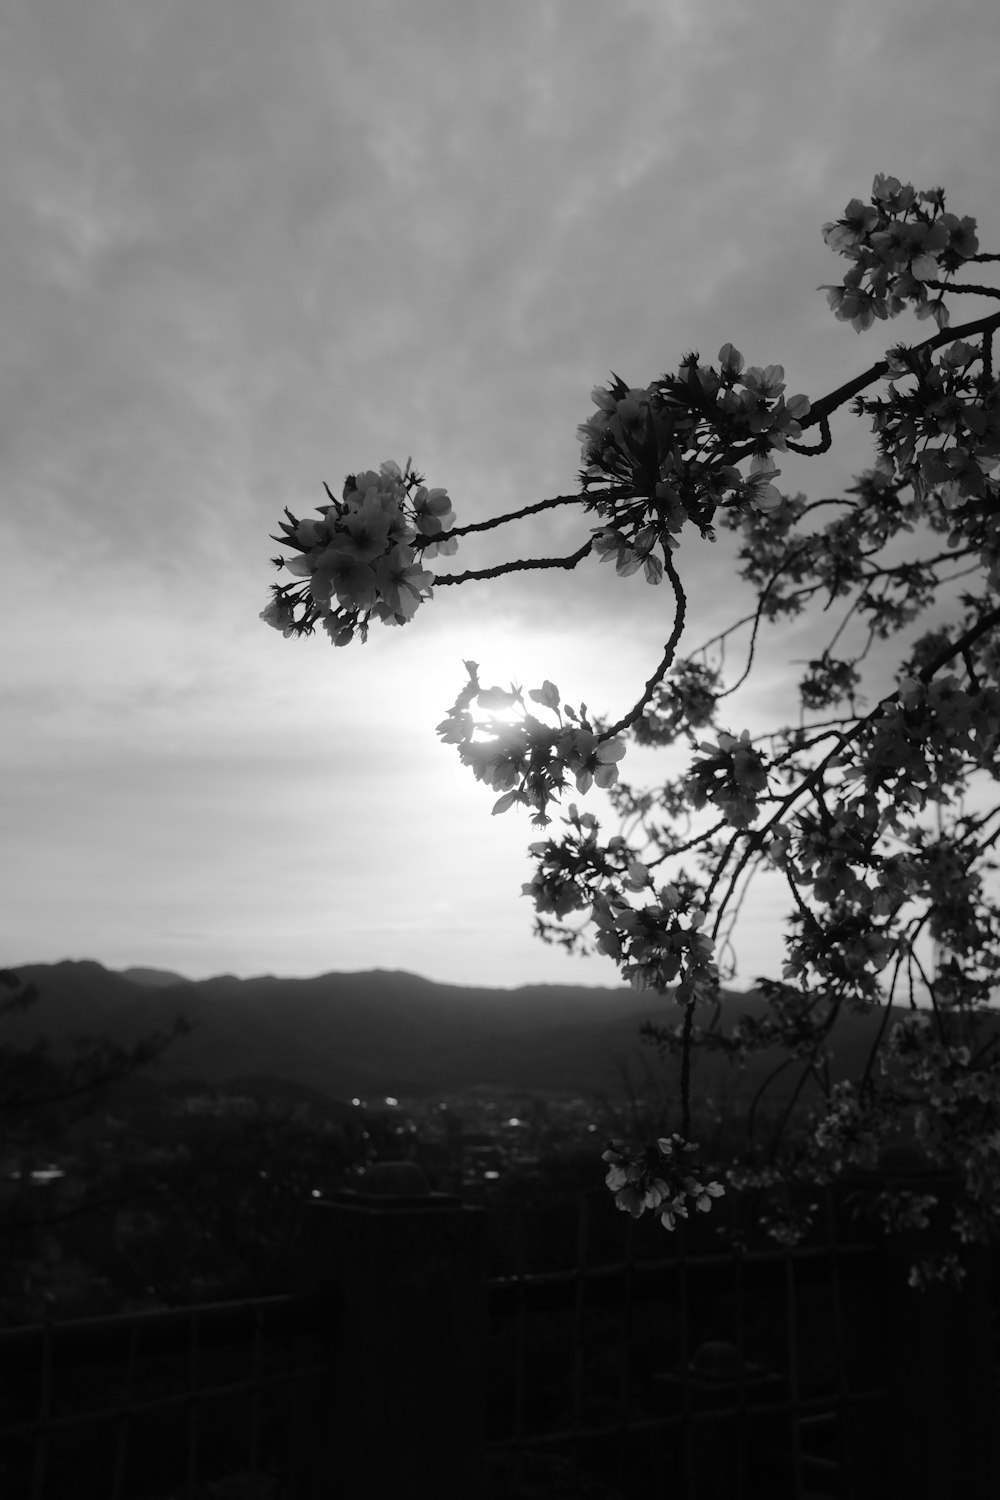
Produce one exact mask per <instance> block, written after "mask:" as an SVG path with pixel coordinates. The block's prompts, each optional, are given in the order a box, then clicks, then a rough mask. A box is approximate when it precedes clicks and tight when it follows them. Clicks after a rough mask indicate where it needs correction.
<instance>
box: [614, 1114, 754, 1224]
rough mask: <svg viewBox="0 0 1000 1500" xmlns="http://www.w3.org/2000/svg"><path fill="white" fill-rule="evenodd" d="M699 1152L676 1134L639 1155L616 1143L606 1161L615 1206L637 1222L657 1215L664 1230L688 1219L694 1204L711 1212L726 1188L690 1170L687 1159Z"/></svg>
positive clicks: (661, 1139)
mask: <svg viewBox="0 0 1000 1500" xmlns="http://www.w3.org/2000/svg"><path fill="white" fill-rule="evenodd" d="M697 1150H698V1147H697V1145H695V1144H694V1143H693V1142H691V1141H685V1140H684V1139H683V1138H682V1137H681V1136H679V1135H676V1134H675V1135H672V1136H669V1137H668V1136H661V1137H660V1138H659V1139H658V1140H657V1141H656V1143H655V1145H654V1146H650V1147H647V1148H646V1149H645V1150H644V1151H642V1152H641V1153H638V1154H635V1153H629V1152H627V1151H626V1150H625V1148H624V1147H623V1146H618V1145H615V1143H614V1142H612V1143H611V1144H610V1145H609V1146H608V1149H607V1150H606V1151H605V1152H604V1155H603V1157H602V1160H604V1161H606V1162H607V1163H608V1171H607V1175H606V1177H605V1179H604V1181H605V1184H606V1185H607V1187H608V1188H609V1189H610V1190H611V1192H612V1193H613V1194H614V1197H615V1207H616V1208H619V1209H621V1211H622V1212H623V1213H627V1214H629V1215H631V1217H632V1218H633V1219H639V1218H641V1217H642V1215H643V1214H644V1213H647V1212H649V1213H653V1214H655V1215H656V1217H657V1219H658V1220H659V1222H660V1223H661V1224H662V1225H663V1227H664V1229H674V1228H676V1226H677V1221H678V1219H686V1218H687V1217H688V1211H689V1207H690V1205H691V1204H693V1205H694V1207H695V1208H696V1209H698V1210H699V1211H700V1212H701V1213H707V1212H708V1210H709V1209H710V1208H711V1207H712V1199H713V1198H721V1197H722V1196H723V1194H724V1193H725V1188H724V1187H723V1186H722V1184H721V1183H720V1182H714V1181H712V1182H702V1181H701V1180H700V1178H698V1177H695V1176H694V1175H693V1173H691V1172H689V1171H687V1170H686V1164H685V1162H684V1160H683V1158H684V1156H686V1155H689V1154H690V1153H691V1152H694V1151H697Z"/></svg>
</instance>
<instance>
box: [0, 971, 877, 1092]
mask: <svg viewBox="0 0 1000 1500" xmlns="http://www.w3.org/2000/svg"><path fill="white" fill-rule="evenodd" d="M18 972H19V973H20V974H21V975H22V976H23V977H24V978H25V979H29V980H31V981H32V982H33V983H34V984H35V985H36V986H37V988H38V991H39V995H40V999H39V1002H38V1004H37V1005H35V1006H33V1007H32V1008H31V1009H29V1010H27V1011H25V1012H22V1013H20V1014H15V1015H10V1016H7V1017H6V1018H4V1019H3V1020H2V1021H0V1028H2V1030H0V1037H2V1039H3V1040H4V1041H5V1042H7V1043H13V1044H17V1045H24V1044H26V1043H28V1042H30V1041H32V1040H34V1039H35V1038H36V1037H38V1036H48V1037H50V1038H51V1039H52V1041H53V1043H54V1044H56V1045H58V1044H59V1043H60V1042H61V1041H65V1040H67V1039H68V1038H70V1037H72V1036H73V1035H75V1034H81V1033H89V1034H94V1033H107V1034H108V1035H109V1036H110V1037H111V1038H112V1039H113V1040H115V1041H119V1042H132V1041H135V1040H137V1039H138V1038H139V1037H140V1036H143V1035H147V1034H148V1033H149V1032H151V1031H155V1030H161V1029H162V1030H165V1029H166V1028H168V1027H169V1026H170V1024H171V1023H172V1021H173V1020H174V1018H175V1017H176V1016H178V1015H183V1016H184V1017H185V1018H186V1019H187V1020H188V1021H189V1022H190V1023H191V1025H192V1028H193V1029H192V1031H191V1032H190V1034H189V1035H187V1036H185V1037H183V1038H181V1039H179V1040H178V1041H176V1042H174V1043H173V1044H172V1045H171V1046H170V1047H169V1048H168V1050H167V1051H166V1053H165V1054H164V1055H163V1057H162V1058H161V1059H160V1060H159V1061H158V1062H157V1063H155V1064H154V1065H153V1066H152V1068H151V1074H152V1076H154V1077H156V1078H157V1079H159V1080H161V1081H163V1082H168V1081H170V1080H174V1079H178V1078H198V1079H202V1080H204V1081H206V1082H208V1083H213V1084H219V1083H223V1082H225V1081H226V1080H229V1079H231V1078H233V1077H237V1076H243V1077H247V1076H254V1075H269V1076H273V1077H279V1078H286V1079H288V1080H289V1081H291V1082H293V1083H296V1084H298V1085H301V1086H304V1087H307V1088H310V1089H315V1090H318V1091H319V1092H321V1093H323V1094H325V1095H327V1096H329V1097H333V1098H350V1097H351V1096H352V1095H361V1096H369V1095H376V1096H377V1095H379V1094H396V1095H429V1094H433V1093H437V1092H440V1093H443V1094H455V1093H459V1092H461V1091H462V1090H463V1089H465V1088H469V1087H474V1086H475V1085H492V1086H496V1087H504V1088H508V1089H510V1090H517V1089H525V1090H532V1091H550V1092H563V1091H571V1092H579V1093H594V1092H597V1093H608V1094H612V1095H615V1096H618V1097H620V1096H621V1094H622V1092H623V1081H622V1080H623V1072H627V1073H628V1074H629V1075H630V1076H631V1077H632V1078H633V1079H635V1080H641V1079H643V1078H644V1077H645V1075H646V1073H647V1072H649V1071H652V1072H653V1074H654V1076H659V1077H660V1078H663V1077H664V1076H665V1075H664V1073H663V1069H662V1067H661V1065H660V1064H659V1063H658V1061H657V1058H656V1054H655V1052H654V1051H653V1050H652V1049H651V1048H650V1047H649V1046H647V1045H645V1044H643V1043H642V1042H641V1041H640V1039H639V1036H638V1031H639V1028H640V1026H641V1025H642V1023H643V1022H644V1021H646V1020H647V1019H653V1020H666V1019H671V1018H676V1016H677V1014H678V1013H677V1011H676V1009H675V1008H674V1007H673V1006H672V1004H671V1002H669V1001H663V1000H658V998H657V997H656V996H655V995H650V996H649V997H648V999H645V1000H643V997H642V996H641V995H639V994H637V992H636V991H634V990H631V989H628V988H625V987H622V988H619V989H592V988H575V987H568V986H548V985H535V986H527V987H524V988H521V989H516V990H496V989H486V988H471V987H469V988H466V987H462V986H456V985H443V984H435V983H433V982H432V981H430V980H427V979H421V978H419V977H418V976H416V975H413V974H406V973H402V972H387V971H384V970H378V969H376V970H373V971H370V972H364V973H356V974H338V973H331V974H323V975H319V976H318V977H316V978H313V979H280V978H275V977H273V976H270V975H268V976H264V977H261V978H254V979H236V978H234V977H232V976H224V977H221V978H214V979H206V980H201V981H197V982H194V981H188V980H183V979H179V978H178V976H175V975H170V974H164V973H162V972H161V971H157V970H152V971H150V970H145V969H138V970H135V969H133V970H130V971H126V972H125V973H116V972H113V971H110V970H108V969H105V968H103V967H102V966H101V965H100V964H98V963H94V962H92V961H82V962H70V961H67V962H63V963H58V964H51V965H46V964H38V965H31V964H29V965H25V966H22V967H21V968H20V969H19V971H18ZM724 1005H725V1012H724V1023H723V1024H724V1029H726V1030H728V1028H729V1026H730V1025H731V1024H732V1022H733V1020H735V1018H736V1017H737V1016H739V1015H740V1014H743V1013H744V1012H745V1011H748V1010H749V1011H753V1012H756V1013H759V1012H760V1010H761V1001H760V1000H759V998H757V997H756V996H754V995H752V994H749V995H744V994H738V993H729V994H727V995H726V996H725V998H724ZM872 1028H873V1020H872V1018H859V1017H855V1016H848V1017H845V1018H844V1021H843V1023H842V1026H841V1027H840V1029H839V1030H838V1034H837V1059H836V1061H837V1064H838V1066H837V1070H836V1071H837V1072H838V1073H839V1072H841V1071H842V1070H844V1069H851V1070H853V1068H854V1067H855V1066H857V1065H858V1064H859V1063H861V1062H862V1061H863V1059H864V1057H865V1056H866V1054H867V1048H868V1046H869V1044H870V1040H871V1038H872V1036H873V1034H874V1033H873V1029H872ZM775 1061H776V1057H771V1058H769V1057H768V1056H767V1055H765V1056H764V1057H762V1058H758V1059H756V1060H755V1061H754V1064H753V1066H752V1068H751V1069H750V1070H749V1071H748V1072H747V1073H745V1074H741V1073H738V1072H736V1071H734V1070H732V1069H731V1068H729V1067H728V1065H727V1064H726V1063H725V1062H723V1061H722V1060H721V1059H718V1058H699V1059H697V1061H696V1065H695V1086H696V1088H697V1090H698V1091H699V1092H704V1091H706V1090H708V1091H714V1092H724V1093H728V1094H730V1095H734V1094H743V1093H745V1092H746V1091H747V1090H749V1089H753V1088H755V1087H756V1086H757V1083H758V1082H759V1081H760V1080H761V1079H762V1078H763V1077H764V1076H765V1075H766V1072H767V1071H768V1070H769V1068H770V1067H773V1066H774V1062H775ZM790 1071H791V1070H790Z"/></svg>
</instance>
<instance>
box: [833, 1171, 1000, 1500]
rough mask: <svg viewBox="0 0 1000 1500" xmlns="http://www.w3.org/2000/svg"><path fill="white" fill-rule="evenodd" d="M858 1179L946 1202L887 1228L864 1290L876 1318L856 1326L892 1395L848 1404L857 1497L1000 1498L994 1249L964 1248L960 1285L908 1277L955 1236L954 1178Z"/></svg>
mask: <svg viewBox="0 0 1000 1500" xmlns="http://www.w3.org/2000/svg"><path fill="white" fill-rule="evenodd" d="M851 1185H852V1187H854V1188H855V1190H858V1189H860V1191H861V1194H862V1195H863V1196H867V1195H869V1194H870V1195H873V1196H874V1194H876V1193H878V1192H880V1191H882V1190H884V1189H886V1188H889V1187H892V1188H897V1189H898V1188H905V1189H907V1190H908V1191H911V1192H915V1193H918V1194H923V1193H932V1194H934V1195H935V1196H936V1197H937V1199H938V1205H939V1206H938V1208H937V1209H936V1210H932V1212H931V1222H930V1226H929V1228H928V1229H927V1230H926V1231H907V1232H905V1233H902V1234H898V1235H895V1236H893V1237H892V1238H891V1239H890V1238H888V1237H886V1240H885V1243H884V1246H883V1251H882V1257H881V1267H880V1273H879V1276H878V1287H877V1290H876V1288H874V1287H869V1288H868V1289H867V1292H868V1293H869V1297H870V1299H871V1300H870V1301H869V1314H870V1316H869V1317H868V1318H867V1319H864V1320H861V1321H860V1322H859V1324H858V1325H856V1326H858V1327H859V1329H860V1332H861V1342H860V1347H859V1349H858V1352H859V1353H860V1355H861V1356H862V1361H861V1362H862V1364H866V1365H867V1367H868V1368H867V1370H866V1371H865V1375H866V1376H867V1380H868V1382H869V1383H870V1384H873V1385H880V1386H881V1385H884V1386H885V1387H886V1389H887V1399H886V1401H885V1403H880V1404H879V1405H878V1406H874V1407H869V1408H864V1409H863V1410H861V1411H859V1412H857V1413H855V1414H852V1415H853V1420H852V1422H851V1426H852V1428H853V1433H854V1438H855V1443H852V1445H851V1446H852V1449H853V1453H852V1459H851V1467H852V1470H853V1472H852V1475H851V1478H852V1481H853V1484H854V1491H853V1493H856V1494H857V1495H858V1497H859V1500H876V1497H878V1500H883V1497H884V1496H886V1495H889V1494H892V1495H897V1494H898V1495H905V1496H906V1497H907V1500H941V1497H942V1496H943V1495H961V1496H962V1497H963V1500H996V1496H997V1493H998V1484H1000V1440H998V1428H997V1422H996V1390H995V1383H994V1382H995V1365H994V1355H995V1351H994V1347H993V1341H994V1331H993V1313H994V1305H995V1273H996V1256H995V1252H992V1251H991V1250H989V1249H987V1248H985V1247H982V1246H964V1247H959V1250H958V1259H959V1262H960V1264H961V1265H962V1267H963V1268H964V1270H965V1278H964V1280H963V1281H962V1282H961V1284H960V1285H959V1286H955V1285H954V1284H951V1283H938V1284H934V1285H932V1286H930V1287H929V1288H927V1289H926V1290H918V1289H916V1288H914V1287H911V1286H910V1285H909V1273H910V1267H911V1265H912V1264H913V1262H914V1260H916V1259H917V1258H918V1257H919V1256H920V1255H921V1254H927V1253H937V1252H940V1251H943V1250H946V1249H947V1250H951V1249H952V1248H954V1247H955V1245H956V1244H957V1242H956V1241H955V1240H954V1238H953V1237H951V1238H950V1239H949V1237H948V1236H947V1233H946V1229H945V1216H946V1210H947V1207H948V1205H949V1202H950V1199H951V1197H952V1196H953V1192H954V1186H955V1184H954V1182H953V1180H952V1179H951V1178H949V1177H947V1176H946V1175H944V1174H938V1173H933V1172H930V1171H924V1172H917V1171H911V1172H907V1173H906V1174H905V1175H898V1174H895V1173H891V1174H890V1173H886V1172H874V1171H873V1172H866V1173H858V1174H856V1175H855V1177H854V1180H853V1182H852V1184H851ZM872 1293H874V1294H875V1295H874V1296H871V1294H872ZM871 1314H875V1316H871ZM879 1325H881V1327H879ZM866 1353H867V1355H868V1358H867V1359H865V1358H864V1356H865V1354H866Z"/></svg>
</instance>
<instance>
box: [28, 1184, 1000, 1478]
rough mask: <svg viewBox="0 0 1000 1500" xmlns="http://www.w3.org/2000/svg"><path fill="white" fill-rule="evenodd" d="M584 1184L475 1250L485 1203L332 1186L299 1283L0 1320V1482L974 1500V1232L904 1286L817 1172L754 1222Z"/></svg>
mask: <svg viewBox="0 0 1000 1500" xmlns="http://www.w3.org/2000/svg"><path fill="white" fill-rule="evenodd" d="M842 1206H843V1205H842V1203H841V1208H842ZM593 1207H594V1202H593V1199H592V1198H590V1199H585V1200H582V1201H581V1204H580V1213H579V1219H578V1223H577V1232H576V1241H575V1254H573V1253H569V1254H567V1255H565V1256H564V1255H563V1253H562V1252H563V1251H565V1250H566V1249H567V1245H566V1242H563V1243H562V1244H561V1246H560V1249H559V1253H558V1254H557V1252H556V1250H555V1249H554V1236H553V1235H551V1234H548V1233H547V1231H546V1230H545V1228H544V1226H543V1227H542V1228H541V1229H540V1228H539V1225H540V1223H541V1222H542V1221H541V1220H540V1219H538V1218H535V1219H533V1220H531V1221H530V1225H529V1227H530V1228H531V1230H532V1232H533V1233H537V1234H540V1236H541V1238H540V1240H537V1241H536V1243H535V1246H534V1250H539V1249H541V1250H543V1251H544V1256H543V1255H541V1254H540V1255H539V1257H538V1259H537V1260H535V1261H534V1264H533V1263H532V1259H531V1257H530V1256H529V1253H528V1251H527V1249H526V1242H525V1239H524V1236H523V1235H518V1234H514V1235H513V1237H512V1236H511V1234H510V1233H509V1221H508V1220H506V1219H505V1220H503V1221H502V1222H500V1229H501V1230H502V1232H503V1234H504V1235H505V1236H506V1249H505V1251H504V1258H500V1257H499V1255H494V1257H493V1263H492V1266H491V1264H490V1253H489V1245H488V1238H489V1229H490V1216H489V1215H488V1214H487V1213H486V1212H485V1211H484V1210H483V1209H477V1208H472V1207H469V1206H467V1205H463V1204H462V1203H460V1202H459V1201H458V1200H457V1199H454V1198H451V1197H449V1196H448V1195H446V1194H439V1195H434V1194H425V1195H424V1196H421V1195H419V1194H415V1195H413V1196H410V1197H399V1196H395V1197H393V1196H390V1195H383V1196H376V1195H365V1194H359V1193H353V1194H350V1193H342V1194H340V1195H338V1196H332V1197H331V1198H330V1199H328V1200H322V1201H318V1200H317V1201H313V1202H311V1203H310V1204H309V1205H308V1207H307V1208H306V1209H305V1211H304V1218H303V1231H302V1242H301V1247H300V1255H299V1259H298V1262H297V1268H296V1271H295V1275H296V1278H297V1280H296V1285H297V1286H298V1287H299V1288H300V1292H299V1293H298V1294H295V1295H287V1296H281V1297H269V1298H264V1299H259V1300H253V1301H246V1302H239V1303H225V1304H214V1305H208V1306H199V1307H188V1308H180V1309H172V1310H167V1311H160V1312H143V1313H135V1314H127V1315H122V1316H116V1317H109V1318H101V1319H92V1320H80V1321H76V1322H71V1323H52V1324H46V1325H37V1326H33V1327H28V1328H18V1329H9V1330H6V1331H0V1497H2V1500H180V1497H181V1496H184V1497H186V1500H335V1497H337V1496H339V1495H343V1496H344V1497H345V1500H383V1497H387V1496H392V1497H393V1500H424V1497H433V1500H483V1497H485V1500H535V1497H538V1500H541V1497H544V1500H580V1497H586V1500H632V1497H633V1496H634V1497H637V1500H638V1497H642V1500H652V1497H654V1496H658V1495H666V1494H669V1495H670V1496H671V1497H672V1500H757V1497H758V1496H760V1497H766V1500H805V1497H807V1496H808V1497H810V1500H876V1497H878V1500H881V1497H884V1496H885V1495H895V1494H900V1495H903V1494H905V1495H906V1496H907V1500H940V1496H941V1495H942V1494H955V1495H958V1494H961V1495H962V1497H963V1500H995V1497H996V1495H997V1494H998V1493H1000V1482H998V1473H1000V1455H998V1453H997V1441H996V1439H997V1435H998V1433H1000V1421H998V1417H1000V1413H998V1411H997V1407H996V1400H997V1397H996V1387H995V1384H994V1375H995V1371H996V1355H997V1350H996V1347H995V1335H994V1327H995V1323H994V1312H995V1309H996V1307H997V1262H996V1257H995V1255H991V1252H987V1251H983V1252H982V1254H981V1255H980V1254H978V1252H976V1253H973V1252H972V1251H971V1250H969V1249H968V1248H967V1249H966V1250H964V1251H963V1256H964V1258H965V1263H966V1266H967V1269H968V1276H967V1280H966V1282H965V1283H964V1284H963V1285H962V1287H961V1288H959V1289H956V1288H949V1287H945V1286H941V1287H937V1288H934V1289H932V1290H931V1291H930V1292H928V1293H926V1294H923V1293H920V1294H918V1293H914V1292H912V1291H910V1290H908V1288H907V1279H906V1263H907V1255H906V1253H901V1252H900V1251H899V1250H898V1248H897V1249H894V1248H893V1247H892V1246H889V1247H888V1248H887V1246H886V1243H885V1242H884V1241H883V1242H879V1241H878V1240H877V1238H876V1237H874V1236H873V1237H872V1239H870V1240H868V1239H864V1238H861V1237H859V1234H858V1233H857V1232H854V1231H851V1232H847V1229H846V1227H845V1215H844V1213H843V1212H841V1211H840V1210H839V1209H838V1204H837V1201H835V1195H833V1194H832V1193H831V1194H829V1195H827V1198H826V1204H825V1207H826V1214H825V1217H824V1216H822V1215H821V1219H820V1223H819V1225H818V1227H817V1229H816V1231H815V1232H814V1233H813V1235H812V1237H811V1238H810V1239H809V1240H807V1241H806V1242H803V1243H801V1244H798V1245H796V1246H786V1247H777V1246H776V1247H774V1248H753V1249H746V1248H745V1249H735V1248H732V1247H731V1246H730V1245H729V1244H727V1243H726V1242H725V1241H724V1240H720V1239H718V1238H717V1237H714V1234H712V1233H709V1228H710V1226H706V1225H705V1224H704V1223H700V1222H699V1223H695V1224H693V1225H690V1226H687V1227H684V1226H682V1227H681V1229H680V1231H679V1232H678V1233H676V1234H674V1235H670V1236H667V1235H665V1234H663V1233H662V1232H657V1231H656V1230H655V1226H653V1225H651V1224H650V1223H649V1221H648V1220H644V1221H642V1223H641V1224H639V1225H635V1224H632V1223H631V1222H630V1221H628V1220H626V1219H625V1217H624V1216H621V1217H619V1216H616V1215H613V1216H612V1217H611V1218H610V1219H609V1217H608V1214H607V1212H606V1210H607V1207H608V1204H607V1200H606V1199H605V1200H604V1202H603V1204H602V1207H603V1209H604V1212H599V1213H598V1214H597V1215H596V1216H595V1215H594V1213H593ZM706 1217H707V1216H706ZM497 1223H498V1221H496V1220H494V1225H495V1226H496V1225H497ZM623 1229H624V1230H625V1231H626V1234H625V1238H624V1247H625V1248H624V1254H623V1253H622V1245H623V1239H622V1234H621V1231H622V1230H623ZM647 1230H650V1231H652V1232H653V1236H654V1237H653V1238H652V1239H649V1238H645V1239H644V1238H643V1235H645V1233H646V1231H647ZM561 1232H562V1231H560V1233H561ZM572 1248H573V1247H570V1250H571V1251H572ZM904 1251H905V1247H904ZM540 1263H541V1264H547V1265H548V1266H549V1267H551V1269H544V1270H543V1269H540ZM532 1265H533V1268H532ZM223 1481H227V1483H226V1484H225V1485H224V1484H223ZM237 1482H238V1483H237Z"/></svg>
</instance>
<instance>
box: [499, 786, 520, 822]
mask: <svg viewBox="0 0 1000 1500" xmlns="http://www.w3.org/2000/svg"><path fill="white" fill-rule="evenodd" d="M517 800H518V792H517V790H516V789H515V790H514V791H513V792H504V794H503V796H502V797H498V798H497V800H496V801H495V802H494V804H493V816H494V818H495V817H496V816H497V814H498V813H505V812H506V811H507V809H508V808H510V807H513V806H514V803H515V802H516V801H517Z"/></svg>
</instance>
